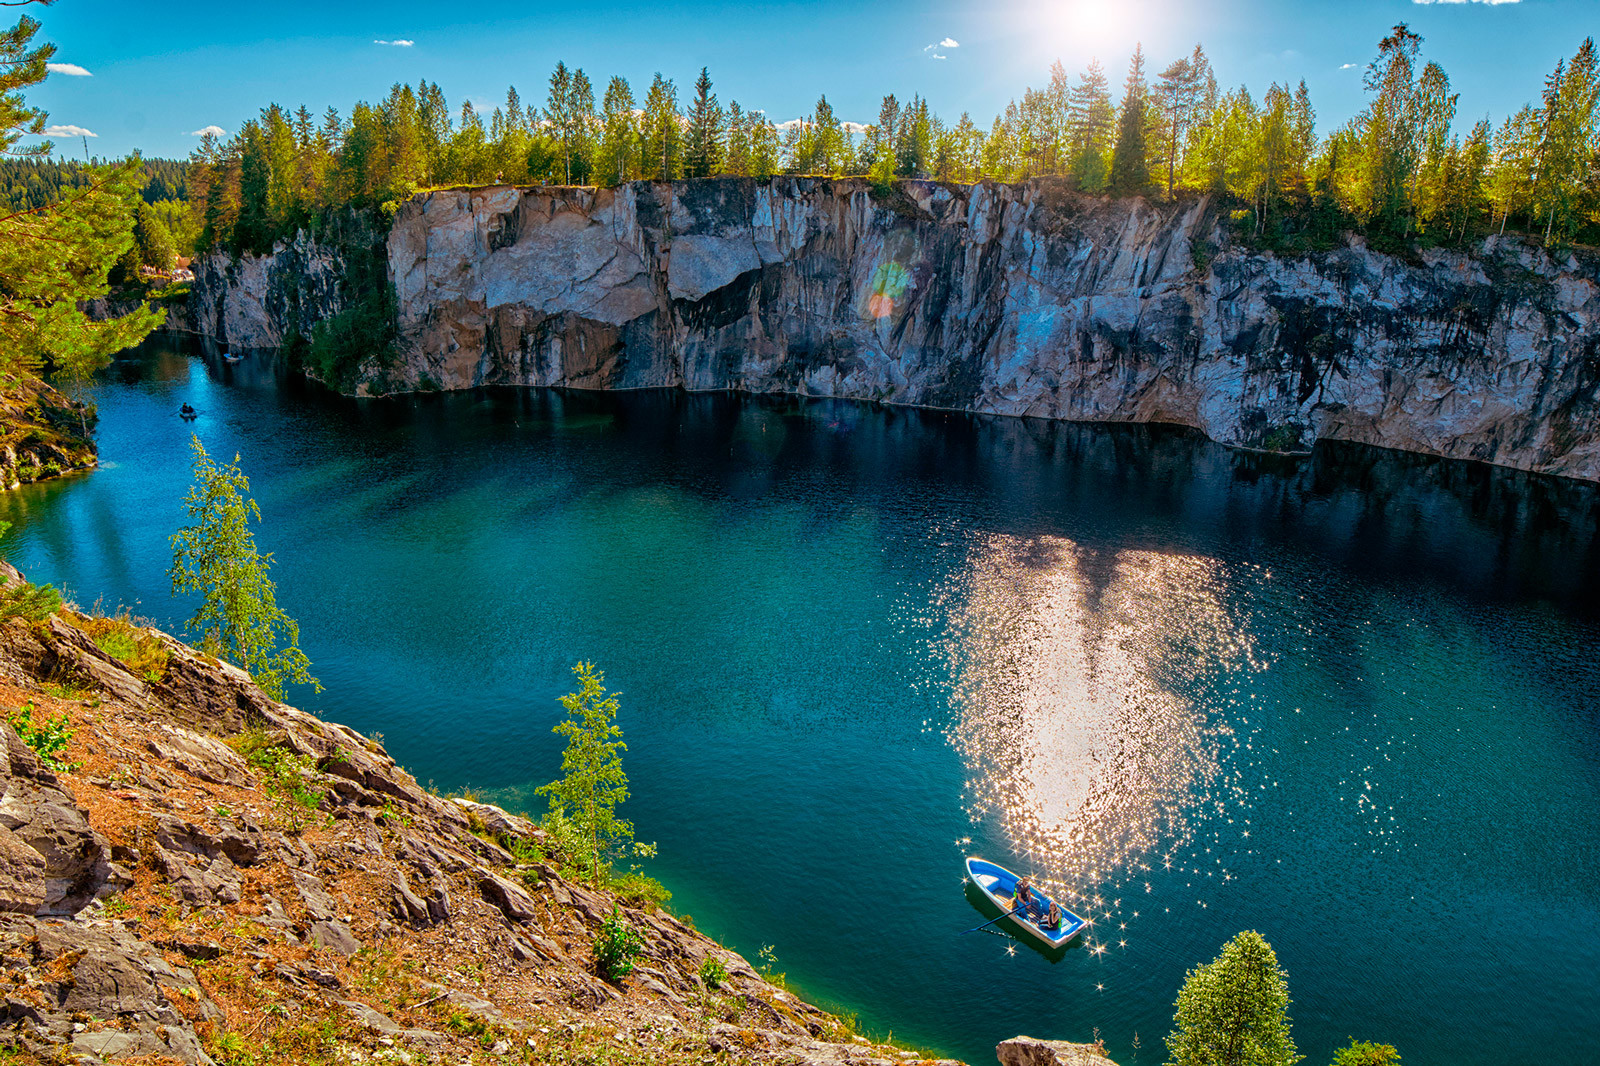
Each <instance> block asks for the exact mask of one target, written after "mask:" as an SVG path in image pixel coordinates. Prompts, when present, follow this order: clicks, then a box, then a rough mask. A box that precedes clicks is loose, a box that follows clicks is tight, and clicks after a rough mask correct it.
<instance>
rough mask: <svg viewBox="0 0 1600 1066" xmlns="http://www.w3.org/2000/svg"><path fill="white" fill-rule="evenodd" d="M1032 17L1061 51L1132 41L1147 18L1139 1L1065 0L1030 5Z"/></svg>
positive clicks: (1052, 43) (1082, 49) (1092, 49)
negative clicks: (1142, 17)
mask: <svg viewBox="0 0 1600 1066" xmlns="http://www.w3.org/2000/svg"><path fill="white" fill-rule="evenodd" d="M1030 7H1031V10H1030V12H1029V14H1030V16H1031V17H1032V18H1033V19H1034V20H1036V21H1037V23H1038V24H1039V25H1040V26H1041V27H1042V28H1043V29H1044V30H1045V35H1046V36H1047V37H1048V38H1049V40H1048V41H1047V43H1048V44H1049V45H1050V46H1051V47H1052V48H1054V49H1056V50H1058V51H1061V52H1089V53H1093V52H1095V51H1097V50H1098V49H1101V48H1108V47H1117V46H1120V45H1123V44H1127V43H1129V41H1130V40H1131V37H1133V36H1136V34H1135V33H1134V29H1135V27H1136V26H1138V25H1139V24H1140V23H1141V22H1143V21H1144V20H1143V19H1141V18H1140V17H1139V14H1140V12H1141V11H1142V9H1143V8H1144V7H1145V5H1144V4H1141V3H1139V0H1119V2H1112V3H1108V2H1106V0H1065V2H1060V0H1058V2H1056V3H1048V2H1046V3H1035V4H1031V5H1030Z"/></svg>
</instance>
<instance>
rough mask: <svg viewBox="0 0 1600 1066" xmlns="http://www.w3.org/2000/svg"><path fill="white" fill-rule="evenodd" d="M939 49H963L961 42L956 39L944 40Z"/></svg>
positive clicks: (948, 38)
mask: <svg viewBox="0 0 1600 1066" xmlns="http://www.w3.org/2000/svg"><path fill="white" fill-rule="evenodd" d="M939 47H940V48H960V47H961V42H960V41H958V40H956V39H955V38H954V37H946V38H945V39H944V40H942V41H940V42H939Z"/></svg>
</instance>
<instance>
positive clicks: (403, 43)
mask: <svg viewBox="0 0 1600 1066" xmlns="http://www.w3.org/2000/svg"><path fill="white" fill-rule="evenodd" d="M372 43H373V44H386V45H388V46H389V47H390V48H410V47H411V46H412V45H414V44H416V43H417V42H416V41H408V40H406V39H405V38H403V37H402V38H401V39H400V40H397V41H373V42H372Z"/></svg>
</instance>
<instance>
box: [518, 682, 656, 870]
mask: <svg viewBox="0 0 1600 1066" xmlns="http://www.w3.org/2000/svg"><path fill="white" fill-rule="evenodd" d="M572 672H573V673H574V674H576V675H577V677H578V691H576V692H570V693H568V694H567V695H565V696H562V697H561V706H562V707H564V708H565V709H566V712H567V719H566V720H565V721H563V722H559V723H557V725H556V726H555V729H554V730H553V731H554V732H556V733H559V734H560V735H562V736H564V737H566V738H567V747H566V751H565V752H563V753H562V756H561V771H562V775H563V776H562V777H561V778H560V780H557V781H552V782H551V783H550V784H548V785H541V786H540V787H539V789H538V792H539V794H541V795H544V796H548V797H549V801H550V812H551V814H552V815H554V816H556V819H557V824H558V825H559V823H560V821H561V820H570V822H571V823H572V824H573V825H574V826H575V827H576V830H577V833H576V834H568V835H569V836H571V835H581V836H582V837H583V838H586V839H587V848H586V850H587V852H588V858H589V866H590V870H591V875H590V880H591V883H592V884H594V885H596V886H598V885H599V884H600V864H601V861H602V860H603V859H604V858H605V856H606V854H607V853H608V852H609V851H611V850H612V848H614V847H615V846H616V845H617V844H620V843H623V842H626V841H628V840H631V839H632V838H633V826H632V825H631V824H630V823H628V822H626V821H623V820H621V819H619V818H618V817H617V816H616V811H617V807H618V805H619V804H621V803H622V802H623V801H625V800H626V799H627V798H628V776H627V774H625V773H623V771H622V752H624V751H626V750H627V747H628V746H627V745H626V744H624V743H623V742H622V741H621V740H620V739H618V738H620V737H621V736H622V730H621V729H619V728H617V726H616V724H615V722H614V721H613V719H615V717H616V714H617V709H618V707H619V704H618V703H617V697H616V696H615V695H607V694H606V689H605V685H604V681H605V675H604V674H603V673H601V672H600V671H598V670H596V669H595V668H594V664H593V663H588V662H580V663H578V664H577V665H576V666H574V667H573V668H572Z"/></svg>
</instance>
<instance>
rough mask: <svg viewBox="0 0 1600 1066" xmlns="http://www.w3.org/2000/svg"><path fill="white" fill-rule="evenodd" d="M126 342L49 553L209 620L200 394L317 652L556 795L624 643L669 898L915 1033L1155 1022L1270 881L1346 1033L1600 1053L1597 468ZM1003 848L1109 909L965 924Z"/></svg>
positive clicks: (402, 730)
mask: <svg viewBox="0 0 1600 1066" xmlns="http://www.w3.org/2000/svg"><path fill="white" fill-rule="evenodd" d="M236 379H237V380H236ZM246 379H252V380H246ZM98 391H99V394H98V400H99V404H100V414H101V428H100V442H101V451H102V459H103V463H104V465H103V467H102V468H101V469H100V470H98V471H96V472H93V473H91V474H87V475H83V476H77V477H73V478H71V479H67V480H64V481H60V482H55V483H50V484H45V485H40V486H33V487H28V488H24V489H23V490H21V491H19V492H14V493H8V494H5V495H4V496H3V497H0V519H5V520H7V521H11V522H13V523H14V525H15V528H14V529H13V530H12V532H11V533H10V534H9V536H8V537H7V539H6V541H5V545H4V552H5V554H6V556H7V557H8V558H9V559H10V560H11V561H12V562H14V563H16V564H18V565H20V566H22V567H23V568H24V569H25V570H26V571H27V572H28V573H29V574H30V575H31V576H33V577H34V578H36V579H38V580H47V581H53V582H56V583H57V584H59V585H65V586H66V587H67V588H68V589H70V590H71V592H72V593H73V594H74V595H75V596H76V598H77V599H78V600H79V601H80V602H81V603H84V604H85V605H87V604H89V603H92V602H94V601H95V600H97V599H98V600H103V601H104V604H105V605H106V606H108V607H111V606H116V605H118V604H127V605H130V606H132V607H133V608H134V610H135V611H136V612H137V613H140V614H143V615H145V616H148V617H150V618H152V619H154V620H155V621H157V622H158V623H160V624H162V625H165V626H169V627H174V628H176V627H181V625H182V623H183V621H184V619H185V617H186V615H187V613H188V612H189V610H191V609H192V605H190V604H184V603H179V602H176V601H174V600H172V599H171V598H170V597H169V595H168V585H167V579H166V576H165V571H166V568H167V567H168V565H169V563H170V547H169V545H168V541H167V538H168V536H169V535H170V534H171V533H172V532H173V531H174V530H175V529H176V528H177V526H178V525H179V523H180V521H181V518H182V516H181V500H182V497H183V494H184V491H185V488H186V485H187V482H188V478H189V471H188V459H189V457H188V432H189V427H187V426H186V425H185V424H183V423H181V422H180V421H179V420H178V419H177V417H176V414H175V412H176V411H177V408H178V406H179V404H180V403H182V402H183V401H185V400H188V401H189V402H191V403H193V404H194V405H195V406H196V407H197V408H199V410H200V412H201V417H200V418H199V420H198V421H197V422H196V423H195V424H194V427H193V428H194V430H195V431H196V432H198V433H199V435H200V436H201V438H202V439H203V440H204V441H205V443H206V444H207V446H208V447H209V448H210V449H211V451H212V452H213V454H215V455H217V456H219V457H227V456H231V455H233V454H234V453H235V452H238V453H239V454H240V456H241V458H242V462H243V465H244V467H245V469H246V471H247V472H248V473H249V474H250V475H251V477H252V480H253V489H254V492H255V495H256V497H257V498H258V500H259V501H260V504H261V510H262V515H263V521H262V524H261V526H260V532H259V534H258V537H259V540H260V542H261V544H262V546H263V547H264V548H266V549H269V550H271V551H273V552H275V553H276V556H277V569H276V574H277V577H278V580H279V582H280V599H281V602H282V603H283V604H284V606H285V607H286V608H287V609H288V610H289V611H290V612H291V613H292V614H293V615H295V616H296V617H297V618H298V619H299V621H300V623H301V627H302V635H303V641H304V645H305V647H306V650H307V651H308V652H309V653H310V655H311V657H312V660H313V663H314V672H315V673H316V674H317V676H318V677H320V678H321V680H322V682H323V683H324V685H326V691H325V692H324V693H322V694H321V695H315V694H313V693H311V692H309V691H303V692H299V693H295V694H293V696H294V698H295V699H296V701H297V702H299V703H300V704H301V705H302V706H305V707H306V708H308V709H309V710H312V711H314V712H316V713H318V714H321V715H323V716H325V717H329V718H333V719H335V720H339V721H343V722H347V723H349V724H350V725H352V726H354V727H356V728H358V729H361V730H364V731H368V732H377V733H382V734H383V735H384V737H385V742H386V744H387V745H388V747H389V749H390V751H391V752H393V753H394V755H395V756H396V757H397V758H398V759H400V760H401V761H402V762H403V763H404V764H405V765H407V766H408V767H410V768H411V769H412V770H413V771H414V772H415V773H416V774H417V775H418V777H419V778H420V779H421V780H423V781H424V782H428V781H431V782H433V783H434V785H435V786H437V787H438V788H440V789H446V788H450V789H455V788H461V787H464V786H472V787H474V788H476V789H477V790H479V791H480V792H482V793H487V794H489V795H491V796H492V797H494V798H498V799H499V800H501V801H503V802H506V803H507V804H509V805H517V804H529V805H531V800H532V799H533V797H532V795H531V791H530V789H531V787H532V786H534V785H536V784H539V783H542V782H544V781H546V780H548V779H549V778H551V777H552V776H554V775H555V773H556V769H557V766H558V763H559V750H558V743H557V738H555V737H554V736H552V735H551V733H550V727H551V726H552V725H553V724H554V722H555V721H556V720H557V719H558V717H559V708H558V706H557V704H556V697H557V696H558V695H559V694H560V693H562V692H565V691H567V690H568V688H569V674H568V670H569V669H570V667H571V665H572V663H573V662H575V661H576V660H578V659H580V658H587V659H593V660H594V661H595V662H597V663H598V664H600V666H601V667H602V668H603V669H604V670H605V671H606V674H607V679H608V682H609V683H610V684H611V685H612V686H613V687H614V688H616V689H619V690H620V691H621V692H622V707H623V710H622V715H621V718H620V724H621V725H622V726H623V727H624V729H625V730H626V733H627V741H628V744H629V749H628V753H627V759H626V766H627V770H628V772H629V775H630V777H631V785H632V789H633V799H632V800H631V801H630V802H629V803H628V804H627V806H626V808H625V809H624V813H625V814H627V815H629V816H631V817H632V819H633V820H634V821H635V823H636V824H637V828H638V836H639V838H640V839H641V840H646V841H651V840H653V841H656V842H658V843H659V846H660V858H659V859H657V860H655V861H654V862H652V863H651V864H650V869H651V871H652V872H654V873H655V874H657V875H658V876H660V877H661V878H662V879H663V880H664V881H665V882H666V883H667V885H668V886H669V887H670V888H671V889H672V890H673V892H674V900H673V905H674V907H675V908H676V909H677V910H678V911H679V912H680V913H689V914H691V915H693V917H694V919H695V921H696V923H697V924H698V925H699V926H700V928H701V929H703V930H705V931H706V932H708V933H710V934H712V935H714V936H717V937H720V938H722V939H724V940H725V941H726V942H727V943H728V944H730V945H731V946H733V947H735V948H737V949H739V950H740V951H742V952H744V953H745V954H746V955H748V956H750V957H752V958H754V957H755V956H756V954H757V952H758V950H759V949H760V948H761V947H762V946H763V945H771V946H772V950H773V952H775V954H776V956H777V959H778V963H777V969H778V970H781V971H784V972H786V973H787V974H788V977H789V979H790V981H791V982H792V983H793V984H795V985H797V986H798V988H799V989H800V990H801V991H803V992H804V993H806V994H808V995H811V996H813V997H815V998H817V999H819V1000H822V1001H824V1002H826V1003H829V1004H833V1005H837V1006H840V1007H843V1008H845V1009H847V1010H851V1011H856V1012H858V1013H859V1015H860V1017H861V1020H862V1022H863V1023H864V1024H865V1025H867V1026H869V1027H871V1028H872V1029H874V1030H876V1031H878V1032H880V1033H882V1032H885V1031H888V1030H891V1029H892V1030H893V1031H894V1033H895V1035H896V1036H898V1037H903V1038H906V1039H909V1040H912V1041H915V1042H918V1043H921V1044H923V1045H926V1046H930V1047H933V1048H937V1049H939V1050H941V1051H945V1052H948V1053H953V1054H957V1055H961V1056H964V1057H966V1058H968V1059H969V1060H971V1061H973V1062H984V1061H991V1056H992V1054H993V1052H992V1048H993V1045H994V1043H995V1042H996V1041H997V1040H999V1039H1002V1038H1004V1037H1007V1036H1011V1035H1013V1034H1015V1033H1017V1032H1027V1033H1031V1034H1034V1035H1040V1036H1052V1037H1062V1038H1070V1039H1080V1040H1086V1039H1091V1038H1092V1037H1093V1035H1094V1034H1095V1032H1096V1030H1098V1033H1099V1035H1100V1036H1102V1037H1103V1038H1105V1039H1106V1041H1107V1043H1108V1045H1109V1047H1110V1049H1111V1051H1112V1053H1113V1054H1114V1055H1115V1056H1116V1057H1117V1059H1118V1060H1119V1061H1121V1062H1123V1063H1124V1064H1125V1066H1126V1064H1128V1063H1132V1062H1134V1061H1136V1060H1138V1061H1145V1062H1152V1063H1153V1062H1159V1061H1162V1058H1163V1057H1164V1056H1163V1048H1162V1046H1161V1038H1162V1037H1163V1036H1164V1035H1165V1034H1166V1033H1167V1032H1168V1030H1169V1029H1170V1027H1171V1014H1172V1000H1173V998H1174V996H1175V995H1176V993H1177V990H1178V987H1179V985H1180V984H1181V982H1182V980H1183V975H1184V972H1185V970H1186V969H1187V968H1188V967H1190V966H1192V965H1194V964H1196V963H1198V962H1202V961H1206V960H1209V959H1210V958H1212V957H1214V956H1215V955H1216V953H1217V951H1218V950H1219V949H1220V947H1221V945H1222V944H1223V942H1224V941H1225V940H1227V939H1228V938H1229V937H1230V936H1232V935H1233V934H1234V933H1236V932H1238V931H1239V930H1241V929H1246V928H1253V929H1258V930H1260V931H1261V932H1262V933H1263V934H1264V935H1265V936H1266V937H1267V938H1268V939H1269V940H1270V941H1271V942H1272V944H1273V945H1274V947H1275V948H1276V949H1277V952H1278V955H1279V958H1280V960H1281V962H1282V963H1283V965H1284V966H1285V968H1286V969H1287V970H1288V972H1289V980H1290V989H1291V992H1292V994H1293V997H1294V1007H1293V1010H1292V1014H1293V1017H1294V1022H1295V1030H1294V1031H1295V1037H1296V1039H1297V1041H1298V1043H1299V1045H1300V1048H1301V1050H1302V1051H1303V1052H1305V1053H1306V1054H1307V1055H1308V1056H1309V1058H1308V1061H1309V1062H1313V1063H1317V1062H1325V1061H1327V1060H1328V1058H1329V1057H1331V1053H1332V1051H1333V1049H1334V1048H1335V1047H1337V1046H1340V1045H1342V1044H1343V1043H1344V1042H1345V1040H1346V1039H1347V1038H1348V1037H1349V1036H1352V1035H1353V1036H1356V1037H1359V1038H1363V1039H1370V1040H1378V1041H1384V1042H1389V1043H1394V1044H1396V1045H1398V1046H1399V1047H1400V1049H1401V1051H1402V1052H1403V1053H1404V1055H1405V1061H1406V1063H1407V1064H1408V1066H1446V1064H1449V1066H1472V1064H1483V1066H1488V1064H1491V1063H1493V1064H1496V1066H1499V1064H1501V1063H1504V1062H1508V1061H1535V1060H1537V1061H1540V1062H1545V1063H1551V1064H1566V1063H1571V1064H1578V1063H1590V1062H1593V1061H1595V1060H1596V1058H1597V1057H1600V992H1597V991H1596V988H1597V980H1600V660H1597V655H1596V652H1597V650H1600V622H1597V613H1596V612H1597V605H1600V596H1597V592H1600V547H1597V544H1596V539H1595V526H1596V517H1597V514H1600V506H1597V502H1596V499H1595V494H1594V492H1593V491H1592V490H1590V489H1587V488H1585V487H1582V486H1576V485H1571V484H1563V483H1558V482H1551V481H1546V480H1541V479H1534V478H1527V477H1523V476H1520V475H1513V474H1507V473H1505V472H1496V471H1492V470H1490V469H1488V468H1485V467H1479V466H1471V465H1463V464H1450V463H1441V462H1435V461H1428V460H1421V459H1416V458H1414V457H1404V456H1398V455H1391V454H1384V453H1377V452H1372V451H1368V450H1361V449H1354V448H1343V449H1330V450H1325V451H1322V452H1319V453H1318V455H1317V456H1316V457H1315V458H1314V459H1312V460H1309V461H1305V462H1299V463H1292V462H1284V461H1281V460H1266V459H1253V458H1250V457H1246V456H1241V455H1237V454H1234V453H1230V452H1228V451H1227V450H1225V449H1222V448H1219V447H1216V446H1213V445H1210V444H1208V443H1206V442H1204V441H1202V440H1199V439H1197V438H1195V437H1193V436H1191V435H1187V434H1184V433H1181V432H1176V431H1164V430H1151V429H1133V428H1085V427H1073V426H1065V425H1052V424H1047V423H1039V422H1032V421H1026V422H1025V421H1021V420H1009V419H982V418H969V417H964V416H959V415H954V414H950V415H946V414H940V413H921V412H913V411H904V410H893V409H891V410H878V409H873V408H870V407H865V406H858V405H851V404H836V403H829V402H796V401H789V400H752V399H739V398H734V397H728V396H685V395H681V394H673V393H639V394H624V395H612V396H594V395H583V394H578V395H574V394H563V393H557V392H551V391H537V390H528V391H518V390H501V391H492V392H480V393H472V394H460V395H452V396H441V397H425V398H420V399H415V400H401V401H385V402H365V403H356V402H353V401H345V400H339V399H335V398H331V397H327V396H325V395H322V394H319V393H316V392H313V391H310V390H307V389H304V388H295V387H293V386H287V385H279V384H277V383H275V382H273V381H272V380H271V378H270V376H260V375H253V374H252V373H251V372H250V367H249V364H248V363H246V364H243V365H242V366H241V367H240V368H233V369H221V370H218V369H208V368H207V366H206V365H205V364H204V363H203V362H201V361H199V360H198V359H192V358H190V357H187V356H185V355H183V354H180V353H179V352H177V351H175V350H173V348H172V347H171V346H170V345H168V344H167V343H166V342H157V343H152V344H151V345H149V346H147V347H146V349H144V350H143V351H142V353H140V356H139V357H138V358H135V359H130V360H127V361H124V362H122V363H120V364H118V366H117V367H116V368H115V369H114V371H113V372H112V374H111V375H110V376H109V378H108V381H107V383H106V384H104V385H103V386H102V387H101V388H100V389H99V390H98ZM967 853H979V854H982V855H984V856H986V857H988V858H991V859H994V860H996V861H999V862H1002V863H1006V864H1008V865H1012V866H1014V867H1019V868H1028V869H1031V870H1034V871H1035V872H1037V873H1038V874H1039V875H1040V876H1041V877H1042V878H1044V879H1045V880H1046V881H1048V882H1050V883H1052V884H1053V885H1054V886H1055V887H1056V888H1057V890H1058V891H1060V892H1063V893H1072V894H1075V895H1074V898H1075V900H1076V902H1075V903H1074V906H1075V907H1076V909H1078V910H1079V911H1080V913H1086V914H1088V915H1090V916H1092V917H1093V918H1094V920H1095V923H1096V924H1095V926H1094V928H1093V930H1092V931H1091V934H1090V936H1088V937H1087V938H1086V939H1085V942H1084V943H1083V945H1082V946H1079V947H1075V948H1074V949H1073V950H1071V951H1068V952H1067V953H1066V954H1065V956H1064V957H1062V958H1060V959H1049V958H1045V957H1043V956H1041V955H1039V954H1038V953H1036V952H1034V951H1032V950H1031V949H1028V948H1026V947H1023V946H1018V945H1016V944H1014V943H1013V942H1011V941H1009V940H1007V939H1005V938H1003V937H1000V936H991V935H988V934H986V933H979V934H974V935H971V936H965V937H959V936H957V935H956V934H957V933H959V932H960V931H961V930H963V929H966V928H969V927H971V926H974V925H977V924H978V923H979V922H981V921H983V920H984V918H985V917H986V915H985V914H982V913H980V912H979V911H978V910H976V909H975V908H974V907H973V905H972V904H971V903H969V902H968V900H967V898H966V896H965V895H964V893H963V886H962V878H961V872H962V871H961V860H962V857H963V855H965V854H967ZM1136 1034H1137V1037H1138V1041H1139V1044H1138V1047H1137V1049H1136V1048H1135V1046H1134V1038H1135V1035H1136ZM1535 1048H1537V1052H1535V1050H1534V1049H1535Z"/></svg>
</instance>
